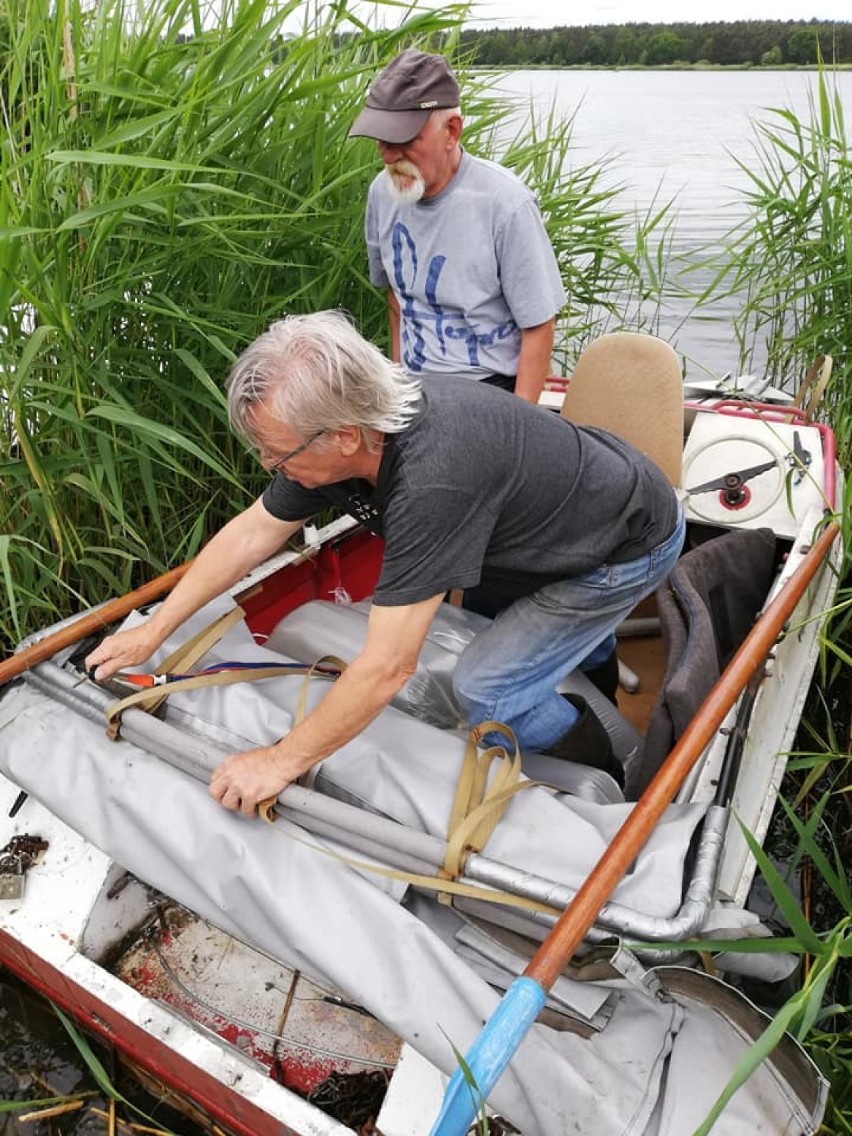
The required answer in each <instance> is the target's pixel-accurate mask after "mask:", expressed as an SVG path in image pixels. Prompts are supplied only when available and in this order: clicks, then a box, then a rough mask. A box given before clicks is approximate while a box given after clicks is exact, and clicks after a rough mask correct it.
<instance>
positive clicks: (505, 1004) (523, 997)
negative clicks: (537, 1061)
mask: <svg viewBox="0 0 852 1136" xmlns="http://www.w3.org/2000/svg"><path fill="white" fill-rule="evenodd" d="M546 1001H547V992H546V991H545V990H544V989H543V988H542V987H541V986H539V984H538V983H537V982H536V981H535V979H533V978H527V977H526V976H525V975H521V977H520V978H516V979H515V981H514V982H513V983H512V985H511V986H510V987H509V989H508V990H507V991H506V993H505V994H504V995H503V999H502V1001H501V1002H500V1004H499V1005H498V1006H497V1009H496V1010H495V1011H494V1013H493V1014H492V1015H491V1017H490V1018H489V1019H488V1021H487V1022H486V1023H485V1025H484V1026H483V1027H482V1029H481V1030H480V1032H479V1036H478V1037H477V1039H476V1041H474V1043H473V1045H472V1046H471V1047H470V1049H469V1050H468V1052H467V1053H466V1054H465V1061H466V1062H467V1067H468V1069H469V1070H470V1076H471V1077H472V1079H473V1082H474V1083H473V1084H468V1081H467V1080H466V1079H465V1074H464V1072H463V1071H462V1070H461V1069H456V1071H455V1073H453V1075H452V1077H451V1078H450V1083H449V1084H448V1085H447V1090H446V1092H445V1093H444V1102H443V1104H442V1105H441V1112H440V1114H439V1115H438V1119H437V1120H436V1121H435V1123H434V1125H433V1126H432V1131H431V1134H430V1136H464V1134H465V1132H467V1130H468V1128H470V1126H471V1124H472V1123H473V1122H474V1120H475V1119H476V1116H477V1113H478V1112H479V1111H480V1109H481V1108H482V1104H483V1102H484V1101H486V1100H487V1099H488V1094H489V1093H490V1092H491V1090H492V1089H493V1088H494V1086H495V1085H496V1083H497V1081H498V1080H499V1079H500V1075H501V1074H502V1072H503V1070H504V1069H505V1068H506V1066H507V1065H508V1064H509V1062H510V1061H511V1059H512V1057H513V1056H514V1053H515V1050H516V1049H517V1048H518V1046H519V1045H520V1044H521V1042H522V1041H523V1039H524V1036H525V1035H526V1032H527V1030H528V1029H529V1028H530V1026H531V1025H532V1024H533V1022H534V1021H535V1020H536V1018H537V1017H538V1015H539V1012H540V1011H541V1008H542V1006H544V1004H545V1002H546Z"/></svg>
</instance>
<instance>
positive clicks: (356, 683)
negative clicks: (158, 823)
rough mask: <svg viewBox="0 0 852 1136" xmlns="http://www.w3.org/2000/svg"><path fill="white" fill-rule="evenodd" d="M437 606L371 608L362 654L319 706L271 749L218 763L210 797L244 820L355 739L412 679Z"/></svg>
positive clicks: (437, 599) (436, 601) (434, 601)
mask: <svg viewBox="0 0 852 1136" xmlns="http://www.w3.org/2000/svg"><path fill="white" fill-rule="evenodd" d="M443 598H444V593H443V592H441V594H440V595H437V596H433V597H432V598H431V599H428V600H423V601H422V602H421V603H416V604H408V605H406V606H404V607H375V606H374V607H373V609H372V611H371V613H370V620H369V623H368V626H367V639H366V642H365V644H364V649H363V651H362V652H361V654H360V655H359V656H358V657H357V658H356V659H355V660H354V661H353V662H352V663H351V664H350V665H349V666H348V667H347V668H346V670H345V671H344V673H343V674H342V675H341V676H340V678H339V679H337V681H336V682H335V683H334V684H333V686H331V688H330V689H329V691H328V694H326V695H325V697H324V698H323V700H322V702H320V703H319V705H318V706H316V707H315V708H314V710H312V711H311V713H310V714H308V716H307V717H306V718H305V719H304V720H303V721H302V722H300V723H299V724H298V725H296V726H294V727H293V729H292V730H291V731H290V733H289V734H287V735H286V736H285V737H283V738H282V739H281V740H280V741H279V742H277V743H276V744H275V745H273V746H262V747H260V748H258V749H252V750H248V751H247V752H246V753H240V754H232V755H231V756H230V757H226V758H225V760H224V761H223V762H222V763H221V765H219V766H218V768H217V769H216V770H215V771H214V773H213V776H212V778H211V781H210V794H211V796H213V797H215V799H216V800H217V801H219V802H221V804H223V805H224V806H225V808H228V809H234V810H235V811H236V810H238V811H240V812H242V813H245V815H246V816H251V815H252V814H253V813H254V810H255V807H256V806H257V805H258V804H259V803H260V802H261V801H265V800H267V799H268V798H269V797H275V796H277V795H278V794H279V793H280V792H281V790H282V789H284V788H286V786H287V785H289V784H290V782H291V781H295V780H296V779H297V778H298V777H300V776H301V775H302V774H303V773H305V772H307V770H308V769H310V768H311V767H312V766H314V765H316V764H317V763H318V762H320V761H322V760H323V758H325V757H328V756H329V754H331V753H334V752H335V750H338V749H340V747H341V746H343V745H345V744H346V743H347V742H348V741H351V740H352V738H354V737H356V736H357V735H358V734H360V732H361V731H362V730H363V729H364V728H365V726H368V725H369V724H370V722H372V720H373V719H374V718H375V717H376V716H377V715H378V714H379V713H381V711H382V710H384V708H385V707H386V706H387V705H388V703H389V702H390V701H391V699H392V698H393V696H394V695H395V694H396V693H397V691H399V690H400V689H401V688H402V687H403V685H404V684H405V683H406V682H407V681H408V679H409V678H410V677H411V676H412V675H413V674H414V671H415V670H416V668H417V660H418V658H419V656H420V650H421V648H422V646H423V641H424V639H425V638H426V632H427V631H428V630H429V625H430V624H431V622H432V620H433V618H434V616H435V613H436V612H437V610H438V608H439V607H440V605H441V603H442V601H443Z"/></svg>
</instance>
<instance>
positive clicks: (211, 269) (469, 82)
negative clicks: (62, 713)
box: [0, 0, 647, 646]
mask: <svg viewBox="0 0 852 1136" xmlns="http://www.w3.org/2000/svg"><path fill="white" fill-rule="evenodd" d="M389 7H390V8H391V9H392V10H393V11H394V12H395V13H398V12H399V6H398V5H393V4H391V5H389ZM464 11H465V9H464V8H463V7H460V6H448V7H447V8H445V9H444V10H443V12H441V13H436V12H428V13H425V14H418V13H417V12H416V11H415V10H414V9H413V8H412V9H411V10H410V11H409V12H408V15H407V19H405V21H404V23H403V24H402V26H400V27H398V28H395V29H394V30H382V29H375V28H369V27H367V26H365V25H364V24H363V23H361V22H360V21H359V20H357V18H356V17H355V16H354V15H351V14H350V12H349V11H348V9H347V7H346V5H345V3H339V4H335V5H317V6H316V7H314V6H312V5H307V4H304V3H301V2H299V0H289V2H286V3H280V4H269V3H268V0H223V2H222V3H221V4H220V5H218V6H216V14H217V18H216V22H215V24H211V23H210V22H209V21H210V19H211V6H209V5H206V4H201V3H200V2H199V0H146V3H145V4H143V5H138V6H136V5H131V4H128V3H125V2H124V0H97V2H96V3H85V2H83V0H65V2H64V3H60V4H58V5H56V4H54V3H52V2H50V0H7V3H6V4H5V5H4V6H3V8H2V14H0V53H2V54H0V68H1V69H0V97H2V105H0V123H1V124H2V135H1V136H2V147H3V170H4V177H3V180H2V185H0V432H2V442H3V445H2V457H1V458H0V484H2V500H0V534H2V535H0V581H2V585H3V586H2V587H0V638H2V640H3V642H4V645H6V646H8V645H9V644H10V643H11V642H13V641H15V640H16V639H18V638H20V637H21V635H22V634H23V633H25V632H28V631H31V630H33V629H34V628H35V627H36V626H38V625H40V624H44V623H45V622H46V621H49V620H51V619H52V618H55V617H56V616H57V615H59V614H62V613H65V612H67V611H68V610H69V609H74V608H77V607H79V606H80V604H81V603H89V602H93V601H96V600H99V599H101V598H103V597H104V596H105V595H109V594H114V593H116V592H123V591H126V590H127V589H128V587H129V586H131V585H132V584H134V583H138V582H139V578H143V577H144V578H147V577H150V576H151V575H154V574H156V573H158V572H160V571H162V570H163V569H164V568H165V567H167V566H168V565H170V564H172V563H174V562H177V561H181V560H183V559H185V558H187V557H188V556H190V555H192V554H193V553H194V552H195V551H196V550H197V549H198V547H199V545H200V544H201V543H202V542H203V540H204V539H205V538H206V537H207V536H209V535H210V533H211V531H212V530H213V529H215V528H216V527H217V526H218V525H219V524H220V523H221V522H222V520H223V519H224V518H226V517H228V516H230V515H231V514H233V512H234V511H235V510H237V509H238V508H240V507H242V506H244V505H245V504H246V503H247V502H248V501H249V500H250V498H251V497H252V496H253V495H254V494H255V493H256V492H257V491H258V489H259V486H260V484H261V482H260V481H259V476H260V474H259V470H258V468H257V466H256V465H254V464H253V463H252V461H251V460H250V459H249V458H248V457H247V456H246V455H245V454H244V453H243V452H242V450H241V447H240V445H239V443H238V442H237V441H236V440H235V439H234V438H233V436H232V435H231V434H230V433H229V431H228V428H227V423H226V416H225V409H224V398H223V391H222V378H223V375H224V373H225V372H226V371H227V368H228V365H229V363H230V362H231V360H232V359H233V357H234V356H235V354H236V353H238V351H239V350H240V349H241V348H242V347H243V346H245V345H246V343H247V342H248V341H250V340H251V339H252V338H253V337H254V336H255V335H256V334H257V333H258V332H259V331H260V330H262V329H263V328H264V327H265V326H266V325H267V324H268V323H269V322H270V321H271V320H272V319H273V318H275V317H277V316H279V315H280V314H282V313H283V312H286V311H310V310H316V309H320V308H328V307H343V308H345V309H347V310H348V311H349V312H350V313H351V314H352V315H353V316H354V318H355V319H356V320H357V322H358V323H359V325H360V327H361V329H362V330H363V331H364V333H365V334H367V335H368V336H370V337H373V338H375V339H376V340H377V341H378V342H380V343H383V344H384V343H385V342H386V328H385V303H384V299H383V297H382V296H380V295H378V293H377V292H376V291H375V290H374V289H373V288H371V287H370V285H369V283H368V281H367V278H366V253H365V249H364V242H363V208H364V201H365V195H366V189H367V186H368V183H369V181H370V179H371V178H372V177H373V176H374V174H375V172H376V170H377V166H378V161H377V156H376V152H375V148H374V146H373V145H372V143H369V142H366V141H349V140H348V139H347V131H348V128H349V125H350V123H351V122H352V120H353V118H354V116H355V114H356V112H357V109H358V108H359V107H360V104H361V102H362V99H363V94H364V91H365V89H366V86H367V83H368V81H369V79H370V78H371V77H372V76H373V75H374V74H375V72H376V70H377V69H378V67H379V66H380V65H381V64H382V63H383V62H385V61H387V60H388V59H390V58H391V57H392V56H393V55H394V54H396V53H397V51H399V50H400V49H401V48H402V47H403V46H406V45H408V44H411V43H417V44H419V45H422V46H436V45H438V44H440V45H441V46H442V47H443V48H444V49H446V50H447V51H448V52H450V53H451V54H452V52H453V50H454V45H455V41H456V39H457V34H458V28H459V26H460V23H461V18H462V15H463V13H464ZM459 66H460V70H461V77H462V82H463V88H464V91H465V110H466V114H467V117H468V128H467V131H466V143H467V145H468V146H469V147H470V148H471V150H474V151H477V152H480V153H486V154H487V153H489V152H491V150H492V148H493V146H494V145H495V141H494V126H495V123H497V122H498V121H499V120H500V119H501V117H502V115H503V111H504V110H505V107H502V108H501V105H500V103H499V101H498V100H496V99H495V98H494V97H493V96H492V94H491V93H490V91H489V89H488V84H487V82H486V81H485V80H484V79H483V78H481V77H478V78H474V77H473V75H471V74H470V73H469V72H468V71H467V69H466V67H465V61H464V60H463V59H460V60H459ZM550 125H551V130H549V131H548V133H547V134H546V135H539V136H536V135H534V134H530V132H529V131H527V130H525V129H524V128H523V124H522V125H521V127H520V128H519V131H518V137H517V138H516V139H515V140H513V141H512V142H511V143H510V146H509V153H508V155H507V161H508V162H509V163H510V164H512V165H513V166H515V167H516V168H517V169H518V170H519V172H520V173H521V174H522V175H524V176H528V177H530V178H532V179H533V180H534V182H536V183H538V184H537V188H538V189H539V191H540V193H541V199H542V207H543V211H544V213H545V216H546V219H547V222H548V225H549V227H550V231H551V234H552V237H553V240H554V244H555V245H556V247H557V249H558V251H559V253H560V256H561V258H562V264H563V266H564V271H565V274H566V280H567V281H568V283H569V286H570V290H571V292H572V303H571V304H570V305H569V307H568V309H567V312H566V317H565V318H566V325H570V326H571V328H572V330H573V331H574V332H577V331H579V330H584V331H586V332H587V331H588V330H589V319H588V314H587V309H588V307H589V303H590V300H592V299H600V300H601V301H602V302H603V303H604V304H606V303H607V302H609V304H610V307H611V306H612V302H613V301H612V299H611V297H610V296H608V295H607V294H608V293H610V292H612V294H614V293H615V290H616V287H618V288H620V289H621V290H624V288H625V287H627V288H629V287H630V285H631V276H632V275H633V274H634V273H635V272H636V270H637V268H638V266H639V258H637V253H636V249H637V246H638V244H640V243H641V245H642V248H643V250H644V248H645V247H646V246H647V233H642V234H641V235H637V234H636V232H635V231H634V229H633V224H632V222H631V221H630V220H629V219H628V218H627V217H626V216H625V215H624V214H623V213H621V212H620V211H619V210H618V208H617V206H616V204H615V202H614V200H613V196H614V195H613V194H612V193H607V192H603V191H598V190H597V189H596V187H594V184H593V183H594V181H595V170H594V168H589V167H586V168H583V169H579V170H577V171H576V172H573V173H570V172H566V171H568V170H569V163H568V161H567V149H568V147H569V145H570V130H569V129H568V128H567V126H561V125H559V124H557V123H556V122H552V123H551V124H550ZM592 190H594V191H593V192H592ZM590 250H592V252H590ZM580 285H582V287H581V286H580ZM643 287H644V285H643ZM69 593H71V594H69Z"/></svg>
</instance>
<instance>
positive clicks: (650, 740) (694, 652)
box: [625, 528, 776, 800]
mask: <svg viewBox="0 0 852 1136" xmlns="http://www.w3.org/2000/svg"><path fill="white" fill-rule="evenodd" d="M775 570H776V546H775V534H774V533H773V532H772V530H771V529H767V528H761V529H732V530H731V531H729V532H726V533H723V534H722V535H721V536H715V537H712V538H711V539H709V540H706V541H705V542H704V543H702V544H700V545H698V546H697V547H695V548H693V549H691V550H690V551H689V552H686V553H684V555H683V556H681V558H680V560H679V561H678V563H677V564H676V565H675V567H674V568H673V569H672V572H671V573H670V575H669V578H668V580H667V581H666V583H665V584H664V585H663V586H662V587H661V588H658V589H657V593H656V598H657V606H658V609H659V615H660V628H661V632H662V636H663V642H664V644H665V647H666V657H667V661H666V670H665V675H664V677H663V685H662V688H661V691H660V695H659V697H658V699H657V702H656V704H655V707H654V710H653V712H652V715H651V721H650V723H649V725H648V730H647V733H646V735H645V747H644V750H643V754H642V760H641V762H640V763H638V764H636V765H634V766H633V768H632V769H631V770H628V775H627V786H626V790H625V795H626V797H627V799H628V800H636V799H638V797H639V796H640V795H641V794H642V792H643V791H644V790H645V788H646V787H647V785H648V783H649V782H650V781H651V779H652V777H653V776H654V774H655V773H656V772H657V770H658V769H659V767H660V765H662V763H663V761H664V760H665V758H666V757H667V756H668V754H669V752H670V751H671V748H672V746H673V745H674V744H675V742H676V741H677V740H678V739H679V738H680V736H681V734H682V733H683V732H684V730H685V729H686V727H687V726H688V725H689V723H690V721H691V720H692V718H693V717H694V716H695V713H696V712H697V710H698V708H699V707H700V706H701V704H702V702H703V701H704V699H705V698H706V697H707V695H708V694H709V693H710V690H711V689H712V687H713V686H714V684H715V683H716V680H717V679H718V678H719V676H720V674H721V673H722V671H723V670H724V669H725V667H726V666H727V665H728V663H729V662H730V660H731V658H732V657H733V655H734V654H735V652H736V651H737V649H738V648H739V646H740V644H741V643H742V641H743V640H744V639H745V637H746V635H747V634H748V632H749V631H750V630H751V627H752V626H753V624H754V620H755V618H756V616H757V614H758V612H759V611H760V610H761V608H762V607H763V605H764V603H765V601H766V597H767V595H768V593H769V589H770V587H771V585H772V581H773V578H774V576H775Z"/></svg>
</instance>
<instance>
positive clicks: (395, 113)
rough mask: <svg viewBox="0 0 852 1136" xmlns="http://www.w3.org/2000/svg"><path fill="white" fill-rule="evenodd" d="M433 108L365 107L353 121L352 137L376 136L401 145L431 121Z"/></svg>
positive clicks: (381, 139) (415, 135)
mask: <svg viewBox="0 0 852 1136" xmlns="http://www.w3.org/2000/svg"><path fill="white" fill-rule="evenodd" d="M431 113H432V112H431V110H379V109H378V108H376V107H369V106H368V107H364V109H363V110H362V111H361V113H360V114H359V115H358V117H357V118H356V119H355V121H354V122H353V124H352V126H351V128H350V130H349V137H350V138H375V139H376V140H377V141H379V142H391V143H393V144H394V145H395V146H401V145H403V144H404V143H405V142H410V141H411V140H412V138H416V137H417V135H418V134H419V133H420V131H421V130H422V129H423V127H424V126H425V125H426V123H427V122H428V121H429V115H430V114H431Z"/></svg>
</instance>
